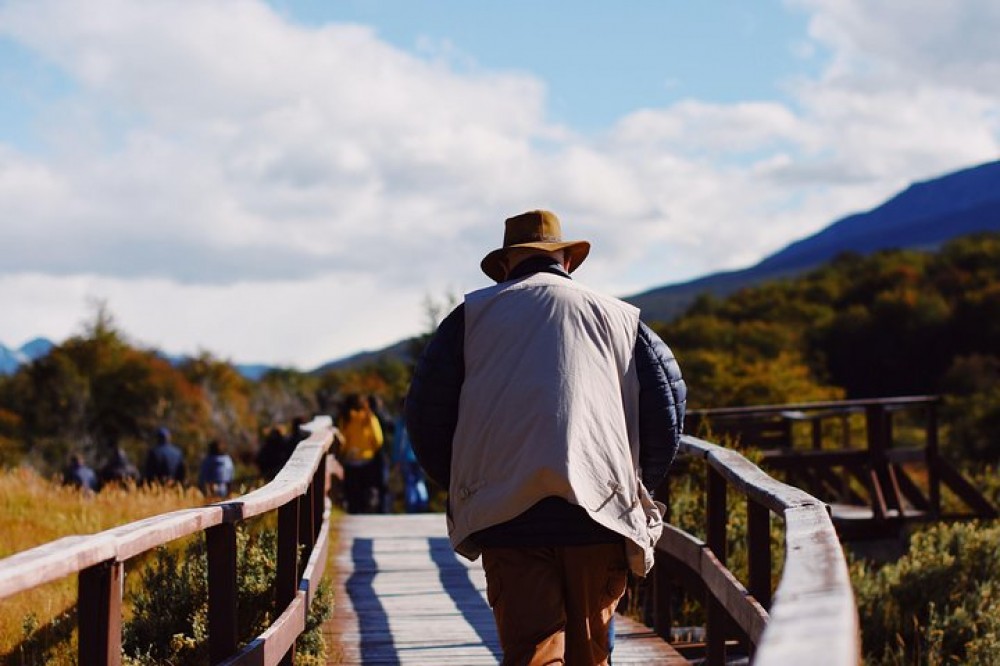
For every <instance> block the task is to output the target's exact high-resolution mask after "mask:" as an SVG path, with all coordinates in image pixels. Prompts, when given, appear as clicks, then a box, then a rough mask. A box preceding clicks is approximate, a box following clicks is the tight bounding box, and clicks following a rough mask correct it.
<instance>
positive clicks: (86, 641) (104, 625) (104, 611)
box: [76, 560, 124, 666]
mask: <svg viewBox="0 0 1000 666" xmlns="http://www.w3.org/2000/svg"><path fill="white" fill-rule="evenodd" d="M123 571H124V565H123V564H122V563H121V562H115V561H114V560H108V561H106V562H100V563H98V564H95V565H94V566H92V567H88V568H86V569H84V570H82V571H81V572H80V575H79V577H78V578H77V602H76V614H77V631H78V633H79V641H78V644H77V656H78V658H79V663H81V664H108V665H109V666H118V665H119V664H121V663H122V582H123V576H122V573H123Z"/></svg>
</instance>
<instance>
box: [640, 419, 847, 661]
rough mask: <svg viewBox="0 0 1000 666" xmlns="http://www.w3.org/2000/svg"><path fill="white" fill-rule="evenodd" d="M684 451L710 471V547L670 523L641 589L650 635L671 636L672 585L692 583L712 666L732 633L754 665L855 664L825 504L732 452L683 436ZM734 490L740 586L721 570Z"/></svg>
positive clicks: (842, 572)
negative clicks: (741, 528)
mask: <svg viewBox="0 0 1000 666" xmlns="http://www.w3.org/2000/svg"><path fill="white" fill-rule="evenodd" d="M680 453H681V454H682V455H685V454H686V455H687V456H689V457H690V458H692V459H693V460H695V461H703V463H704V464H706V465H707V484H706V486H707V487H706V493H707V496H706V527H705V534H706V535H707V542H702V541H700V540H699V539H697V538H695V537H693V536H691V535H690V534H687V533H686V532H683V531H681V530H680V529H677V528H676V527H674V526H672V525H667V526H666V530H665V532H664V534H663V536H662V537H661V538H660V541H659V543H658V544H657V548H656V549H657V553H656V556H657V562H656V566H655V567H654V568H653V571H652V574H651V577H650V580H649V581H648V582H647V585H648V587H647V589H649V590H651V591H652V602H653V603H652V606H653V608H652V613H653V618H652V624H653V627H654V629H655V630H656V632H657V633H658V634H659V635H660V636H662V637H664V638H669V636H670V629H671V624H672V621H671V616H670V609H671V607H672V605H671V595H672V593H673V591H674V590H675V589H676V586H677V585H678V584H679V583H684V584H690V583H692V582H698V583H699V585H700V587H701V591H702V592H703V593H704V594H705V601H706V603H705V608H706V617H707V620H706V627H705V630H706V636H705V652H706V654H705V656H706V658H707V662H708V664H710V665H716V664H725V660H726V642H727V639H728V638H731V637H732V636H733V635H740V636H742V637H744V638H745V639H746V640H748V641H749V643H750V645H749V648H750V650H749V651H750V652H751V654H752V655H753V663H755V664H758V665H784V664H808V665H809V666H826V665H829V666H848V665H849V664H850V665H856V664H858V663H859V662H860V659H861V640H860V635H859V625H858V614H857V608H856V605H855V601H854V593H853V591H852V589H851V581H850V578H849V576H848V571H847V563H846V560H845V558H844V554H843V551H842V549H841V546H840V542H839V541H838V539H837V533H836V531H835V530H834V527H833V523H832V522H831V519H830V515H829V512H828V509H827V506H826V505H825V504H824V503H823V502H821V501H819V500H817V499H816V498H815V497H813V496H811V495H809V494H807V493H805V492H804V491H802V490H799V489H798V488H794V487H792V486H788V485H786V484H784V483H781V482H779V481H777V480H775V479H773V478H771V477H770V476H768V475H767V474H765V473H764V472H763V471H761V470H760V468H758V467H757V466H756V465H754V464H753V463H751V462H750V461H748V460H747V459H746V458H744V457H743V456H742V455H740V454H739V453H737V452H736V451H733V450H731V449H725V448H723V447H720V446H717V445H715V444H711V443H709V442H705V441H703V440H700V439H696V438H694V437H690V436H684V437H683V438H682V440H681V448H680ZM730 488H731V489H733V490H735V491H736V492H739V493H740V494H741V495H743V496H744V497H745V498H746V502H747V523H748V524H747V537H746V538H747V543H746V547H747V552H748V576H747V577H748V579H749V580H748V582H747V584H746V585H744V584H743V583H741V582H740V581H739V580H737V578H736V577H735V576H734V575H733V574H732V572H730V571H729V570H728V569H727V568H726V555H727V553H726V543H727V535H726V529H727V518H728V516H727V511H726V495H727V492H728V490H729V489H730ZM668 495H669V491H668ZM668 499H669V498H668ZM771 513H774V514H775V515H777V516H778V517H779V518H781V519H782V520H783V521H784V524H785V550H784V566H783V568H782V571H781V576H780V580H779V581H778V584H777V588H776V590H775V592H774V595H773V601H772V593H771V592H772V591H771V560H772V553H771V537H770V520H771V518H770V516H771ZM685 586H688V585H685ZM734 624H735V627H736V628H737V631H736V632H733V631H732V626H733V625H734Z"/></svg>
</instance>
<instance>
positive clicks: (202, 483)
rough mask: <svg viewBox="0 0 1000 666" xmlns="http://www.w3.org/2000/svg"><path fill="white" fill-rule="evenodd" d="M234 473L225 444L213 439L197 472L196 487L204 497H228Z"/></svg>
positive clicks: (231, 460)
mask: <svg viewBox="0 0 1000 666" xmlns="http://www.w3.org/2000/svg"><path fill="white" fill-rule="evenodd" d="M234 473H235V467H234V465H233V459H232V458H230V457H229V454H228V453H226V446H225V444H223V443H222V442H221V441H220V440H218V439H213V440H212V441H211V442H209V443H208V455H206V456H205V457H204V458H203V459H202V461H201V468H200V469H199V470H198V487H199V488H201V491H202V492H203V493H204V494H205V496H206V497H228V496H229V490H230V486H231V485H232V483H233V475H234Z"/></svg>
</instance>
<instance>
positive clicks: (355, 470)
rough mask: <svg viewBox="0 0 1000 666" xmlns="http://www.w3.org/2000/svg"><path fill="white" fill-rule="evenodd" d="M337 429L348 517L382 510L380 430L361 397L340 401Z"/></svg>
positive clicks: (366, 401)
mask: <svg viewBox="0 0 1000 666" xmlns="http://www.w3.org/2000/svg"><path fill="white" fill-rule="evenodd" d="M337 427H338V428H339V429H340V431H341V433H343V435H344V444H343V446H342V447H341V463H342V464H343V467H344V495H345V497H346V500H347V512H348V513H379V512H381V510H382V486H383V467H384V463H383V459H382V443H383V438H382V427H381V426H380V425H379V422H378V418H376V416H375V414H373V413H372V409H371V405H370V404H369V403H368V400H367V399H366V398H365V396H363V395H360V394H357V393H352V394H350V395H348V396H347V397H346V398H345V399H344V406H343V408H342V409H341V410H340V416H339V418H338V420H337Z"/></svg>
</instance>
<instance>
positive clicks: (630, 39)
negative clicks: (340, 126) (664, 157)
mask: <svg viewBox="0 0 1000 666" xmlns="http://www.w3.org/2000/svg"><path fill="white" fill-rule="evenodd" d="M272 5H273V6H274V7H275V8H277V9H278V10H279V11H281V12H283V13H286V14H287V15H288V16H290V17H292V18H294V19H295V20H300V21H306V22H308V23H311V24H322V23H325V22H328V21H351V22H357V23H361V24H364V25H372V26H375V28H376V30H377V32H378V35H379V36H380V37H381V38H383V39H385V40H386V41H388V42H390V43H391V44H394V45H395V46H397V47H399V48H401V49H406V50H414V51H418V50H420V49H421V48H428V47H427V46H425V45H428V44H430V45H431V47H437V48H439V49H442V50H443V49H445V48H448V47H450V48H453V49H454V50H455V51H456V52H457V53H459V54H464V55H466V56H468V58H469V59H470V60H471V61H472V62H473V63H474V66H478V67H482V68H487V69H513V70H521V71H526V72H532V73H534V74H535V75H537V76H540V77H541V78H542V79H543V80H544V81H545V82H546V84H547V86H548V89H549V95H550V100H549V113H550V114H551V115H552V117H553V118H554V119H556V120H558V121H559V122H565V123H567V124H569V125H571V126H573V127H574V128H577V129H579V130H581V131H599V130H601V129H603V128H606V127H607V126H609V125H610V124H611V123H613V122H614V121H615V120H617V119H618V118H619V117H621V116H622V115H624V114H626V113H628V112H630V111H633V110H634V109H637V108H641V107H659V106H664V105H667V104H669V103H671V102H676V101H677V100H680V99H683V98H686V97H687V98H697V99H703V100H706V101H713V102H735V101H739V100H745V99H775V98H785V97H786V95H785V94H784V92H783V90H782V86H783V82H787V81H788V80H790V79H792V78H795V77H798V76H802V75H810V74H815V73H816V72H817V71H818V69H819V64H818V61H819V60H820V55H819V54H818V53H815V52H814V53H808V54H807V53H806V52H803V49H802V48H801V47H803V46H804V39H803V35H804V34H805V32H806V24H807V21H808V15H807V14H806V13H805V12H803V11H795V10H789V9H788V8H787V7H786V6H785V5H784V4H783V3H782V2H780V1H776V0H760V1H759V2H754V3H748V2H745V0H744V1H737V0H715V1H712V2H682V1H678V0H671V1H668V0H659V1H657V0H641V1H634V2H627V3H615V4H614V5H612V4H609V3H607V2H600V1H597V0H585V1H580V2H565V1H564V2H537V1H535V2H533V1H530V0H514V1H512V2H498V1H496V0H494V1H491V2H462V1H460V0H450V1H448V2H412V1H409V2H408V1H406V0H395V1H392V2H372V1H365V0H348V1H345V2H336V3H331V2H323V1H321V0H303V1H299V2H292V1H287V0H275V1H274V2H272Z"/></svg>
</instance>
